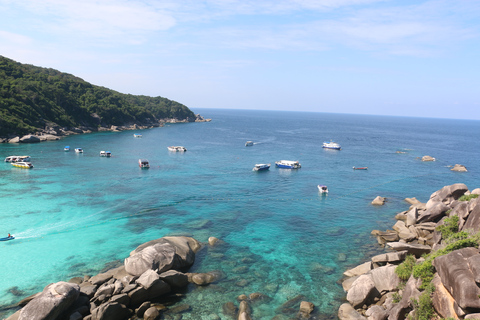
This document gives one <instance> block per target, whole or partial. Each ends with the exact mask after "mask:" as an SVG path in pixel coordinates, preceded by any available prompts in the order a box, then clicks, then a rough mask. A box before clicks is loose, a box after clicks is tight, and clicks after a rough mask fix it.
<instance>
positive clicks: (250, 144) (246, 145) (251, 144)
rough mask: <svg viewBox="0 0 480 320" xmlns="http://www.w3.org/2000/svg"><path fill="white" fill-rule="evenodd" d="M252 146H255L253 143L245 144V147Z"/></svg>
mask: <svg viewBox="0 0 480 320" xmlns="http://www.w3.org/2000/svg"><path fill="white" fill-rule="evenodd" d="M250 146H253V141H247V142H245V147H250Z"/></svg>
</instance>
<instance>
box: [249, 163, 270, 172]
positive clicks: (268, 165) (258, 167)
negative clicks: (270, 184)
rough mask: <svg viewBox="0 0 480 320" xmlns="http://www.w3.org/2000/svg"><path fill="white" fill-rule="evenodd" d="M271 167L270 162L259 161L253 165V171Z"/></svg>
mask: <svg viewBox="0 0 480 320" xmlns="http://www.w3.org/2000/svg"><path fill="white" fill-rule="evenodd" d="M268 169H270V163H258V164H256V165H255V167H253V171H265V170H268Z"/></svg>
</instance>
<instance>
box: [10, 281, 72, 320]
mask: <svg viewBox="0 0 480 320" xmlns="http://www.w3.org/2000/svg"><path fill="white" fill-rule="evenodd" d="M79 294H80V286H79V285H78V284H74V283H68V282H63V281H61V282H57V283H53V284H49V285H48V286H46V287H45V289H43V291H42V292H41V293H40V294H39V295H37V296H36V297H35V298H34V299H33V300H32V301H30V302H29V303H28V304H27V305H26V306H25V307H24V308H23V309H22V310H21V311H20V314H19V317H18V320H53V319H57V317H58V316H59V315H60V314H61V313H63V312H64V311H65V310H67V309H68V308H69V307H70V306H71V305H72V304H73V303H74V302H75V300H77V298H78V296H79Z"/></svg>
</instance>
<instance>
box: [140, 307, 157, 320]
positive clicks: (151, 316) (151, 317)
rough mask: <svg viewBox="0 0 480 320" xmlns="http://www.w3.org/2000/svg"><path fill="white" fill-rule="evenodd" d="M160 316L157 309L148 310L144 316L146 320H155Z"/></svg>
mask: <svg viewBox="0 0 480 320" xmlns="http://www.w3.org/2000/svg"><path fill="white" fill-rule="evenodd" d="M159 315H160V312H159V311H158V309H157V308H155V307H150V308H148V309H147V310H146V311H145V313H144V314H143V319H144V320H155V319H157V318H158V316H159Z"/></svg>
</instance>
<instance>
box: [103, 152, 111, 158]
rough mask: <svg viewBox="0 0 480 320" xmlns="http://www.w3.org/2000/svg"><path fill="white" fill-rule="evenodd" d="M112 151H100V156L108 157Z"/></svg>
mask: <svg viewBox="0 0 480 320" xmlns="http://www.w3.org/2000/svg"><path fill="white" fill-rule="evenodd" d="M111 156H112V153H111V152H110V151H100V157H107V158H110V157H111Z"/></svg>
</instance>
